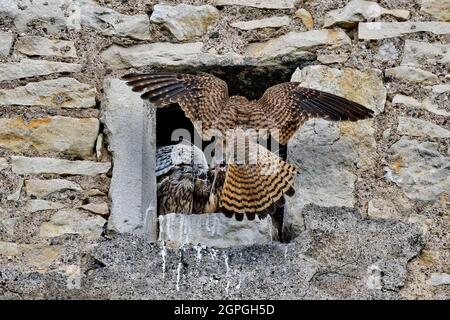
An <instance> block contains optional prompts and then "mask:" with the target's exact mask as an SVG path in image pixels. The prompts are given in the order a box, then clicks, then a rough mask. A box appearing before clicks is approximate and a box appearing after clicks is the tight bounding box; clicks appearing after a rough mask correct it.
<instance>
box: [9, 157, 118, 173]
mask: <svg viewBox="0 0 450 320" xmlns="http://www.w3.org/2000/svg"><path fill="white" fill-rule="evenodd" d="M11 163H12V171H13V172H14V173H17V174H41V173H54V174H63V175H84V176H94V175H98V174H102V173H107V172H108V171H109V169H110V168H111V163H110V162H94V161H81V160H77V161H70V160H63V159H54V158H29V157H22V156H12V157H11Z"/></svg>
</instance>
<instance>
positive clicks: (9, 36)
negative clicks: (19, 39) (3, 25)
mask: <svg viewBox="0 0 450 320" xmlns="http://www.w3.org/2000/svg"><path fill="white" fill-rule="evenodd" d="M13 40H14V37H13V33H12V32H0V58H1V57H6V56H8V55H9V52H10V51H11V46H12V43H13Z"/></svg>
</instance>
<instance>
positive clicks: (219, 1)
mask: <svg viewBox="0 0 450 320" xmlns="http://www.w3.org/2000/svg"><path fill="white" fill-rule="evenodd" d="M214 4H215V5H216V6H245V7H255V8H263V9H292V8H294V6H295V0H214Z"/></svg>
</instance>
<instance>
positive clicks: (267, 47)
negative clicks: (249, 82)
mask: <svg viewBox="0 0 450 320" xmlns="http://www.w3.org/2000/svg"><path fill="white" fill-rule="evenodd" d="M350 44H351V40H350V38H349V37H348V36H347V34H346V33H345V32H344V31H342V30H328V29H323V30H311V31H306V32H294V31H292V32H289V33H287V34H285V35H283V36H281V37H278V38H274V39H271V40H269V41H266V42H262V43H252V44H250V45H249V46H248V47H247V49H246V55H247V56H249V57H252V58H256V59H261V60H269V59H274V58H277V57H285V56H291V57H296V56H299V55H300V56H302V55H305V52H308V51H310V50H313V49H316V48H318V47H323V46H333V47H339V46H343V45H350ZM309 55H310V54H309Z"/></svg>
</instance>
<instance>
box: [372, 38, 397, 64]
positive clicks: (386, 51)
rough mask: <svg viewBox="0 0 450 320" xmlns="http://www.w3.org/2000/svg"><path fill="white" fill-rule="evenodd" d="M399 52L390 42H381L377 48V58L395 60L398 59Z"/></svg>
mask: <svg viewBox="0 0 450 320" xmlns="http://www.w3.org/2000/svg"><path fill="white" fill-rule="evenodd" d="M398 56H399V52H398V50H397V48H396V47H395V45H394V44H393V43H392V42H386V43H383V44H382V45H381V46H380V48H379V49H378V53H377V58H379V59H380V60H382V61H386V62H389V61H395V60H397V59H398Z"/></svg>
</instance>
